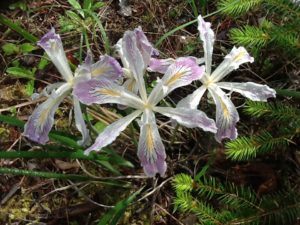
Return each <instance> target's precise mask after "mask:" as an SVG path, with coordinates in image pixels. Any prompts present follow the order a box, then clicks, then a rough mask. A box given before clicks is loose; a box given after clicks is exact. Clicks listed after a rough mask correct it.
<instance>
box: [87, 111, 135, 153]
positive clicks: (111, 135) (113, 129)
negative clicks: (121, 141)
mask: <svg viewBox="0 0 300 225" xmlns="http://www.w3.org/2000/svg"><path fill="white" fill-rule="evenodd" d="M140 114H141V111H139V110H136V111H134V112H133V113H131V114H129V115H128V116H125V117H123V118H121V119H119V120H117V121H115V122H113V123H112V124H110V125H109V126H107V127H106V128H105V129H104V130H103V131H102V133H100V134H99V136H98V137H97V139H96V141H95V143H94V144H93V145H92V146H91V147H89V148H88V149H86V150H85V151H84V154H86V155H88V154H89V153H90V152H91V151H100V150H101V149H102V148H103V147H105V146H107V145H109V144H110V143H112V142H113V141H114V140H115V139H116V138H117V137H118V136H119V135H120V133H121V132H122V131H123V130H125V129H126V127H127V126H128V125H129V124H130V123H131V122H132V121H133V120H134V119H135V118H136V117H138V116H139V115H140Z"/></svg>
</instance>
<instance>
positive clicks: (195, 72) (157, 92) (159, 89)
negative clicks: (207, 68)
mask: <svg viewBox="0 0 300 225" xmlns="http://www.w3.org/2000/svg"><path fill="white" fill-rule="evenodd" d="M203 73H204V67H203V66H202V67H199V66H198V65H197V63H196V62H195V60H193V59H191V58H179V59H178V60H176V62H175V63H173V64H172V65H171V66H169V68H168V70H167V72H166V73H165V75H164V76H163V78H162V79H161V81H159V82H158V83H157V85H156V87H154V89H153V90H152V92H151V94H150V96H149V102H151V103H152V104H154V105H156V104H157V103H158V102H159V101H160V100H161V99H162V98H164V97H165V96H166V95H168V94H169V93H170V92H171V91H173V90H174V89H176V88H178V87H182V86H186V85H189V84H190V83H192V82H193V81H194V80H198V79H200V78H201V77H202V75H203Z"/></svg>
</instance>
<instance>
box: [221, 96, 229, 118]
mask: <svg viewBox="0 0 300 225" xmlns="http://www.w3.org/2000/svg"><path fill="white" fill-rule="evenodd" d="M219 100H220V102H221V108H222V111H223V115H224V117H225V118H226V119H227V120H229V119H230V112H229V110H228V108H227V106H226V105H225V103H224V102H223V100H222V99H221V98H220V97H219Z"/></svg>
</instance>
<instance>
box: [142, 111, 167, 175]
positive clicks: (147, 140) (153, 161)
mask: <svg viewBox="0 0 300 225" xmlns="http://www.w3.org/2000/svg"><path fill="white" fill-rule="evenodd" d="M138 157H139V159H140V161H141V164H142V166H143V168H144V172H145V174H146V175H147V176H149V177H153V176H155V174H156V173H159V174H160V176H164V175H165V172H166V169H167V164H166V162H165V159H166V153H165V147H164V145H163V143H162V140H161V137H160V135H159V132H158V128H157V125H156V121H155V116H154V114H153V112H151V111H148V110H147V111H146V112H145V113H144V114H143V116H142V125H141V131H140V139H139V145H138Z"/></svg>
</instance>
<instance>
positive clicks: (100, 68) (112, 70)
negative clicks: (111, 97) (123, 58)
mask: <svg viewBox="0 0 300 225" xmlns="http://www.w3.org/2000/svg"><path fill="white" fill-rule="evenodd" d="M91 74H92V78H96V79H98V78H103V77H104V78H106V79H108V80H117V79H118V78H120V77H121V76H122V74H123V70H122V68H121V66H120V64H119V63H118V61H117V60H115V59H114V58H113V57H111V56H108V55H104V56H100V60H99V61H98V62H96V63H95V64H93V65H92V67H91Z"/></svg>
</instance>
